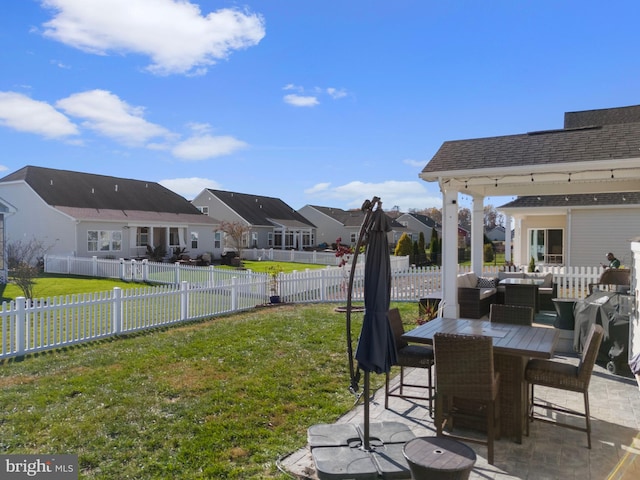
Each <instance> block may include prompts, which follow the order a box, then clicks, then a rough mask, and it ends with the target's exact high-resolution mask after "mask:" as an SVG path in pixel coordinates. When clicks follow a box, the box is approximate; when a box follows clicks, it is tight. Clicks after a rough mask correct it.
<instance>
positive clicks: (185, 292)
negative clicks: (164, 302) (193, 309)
mask: <svg viewBox="0 0 640 480" xmlns="http://www.w3.org/2000/svg"><path fill="white" fill-rule="evenodd" d="M187 318H189V282H181V283H180V320H182V321H184V320H186V319H187Z"/></svg>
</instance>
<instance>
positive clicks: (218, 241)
mask: <svg viewBox="0 0 640 480" xmlns="http://www.w3.org/2000/svg"><path fill="white" fill-rule="evenodd" d="M213 248H217V249H219V248H222V232H216V233H215V235H214V237H213Z"/></svg>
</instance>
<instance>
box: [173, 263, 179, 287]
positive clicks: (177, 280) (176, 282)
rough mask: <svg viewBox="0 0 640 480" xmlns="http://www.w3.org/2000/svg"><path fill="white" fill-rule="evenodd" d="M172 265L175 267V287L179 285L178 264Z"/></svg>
mask: <svg viewBox="0 0 640 480" xmlns="http://www.w3.org/2000/svg"><path fill="white" fill-rule="evenodd" d="M173 265H174V267H175V280H174V281H175V285H180V263H179V262H176V263H174V264H173Z"/></svg>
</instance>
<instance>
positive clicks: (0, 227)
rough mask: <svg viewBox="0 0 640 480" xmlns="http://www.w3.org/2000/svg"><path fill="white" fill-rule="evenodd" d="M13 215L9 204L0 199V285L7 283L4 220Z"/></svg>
mask: <svg viewBox="0 0 640 480" xmlns="http://www.w3.org/2000/svg"><path fill="white" fill-rule="evenodd" d="M13 213H15V208H13V206H12V205H10V204H9V202H7V201H5V200H3V199H2V198H0V253H1V254H0V284H4V283H7V279H8V278H9V272H8V270H9V268H8V265H7V239H6V236H7V229H6V218H7V216H8V215H11V214H13Z"/></svg>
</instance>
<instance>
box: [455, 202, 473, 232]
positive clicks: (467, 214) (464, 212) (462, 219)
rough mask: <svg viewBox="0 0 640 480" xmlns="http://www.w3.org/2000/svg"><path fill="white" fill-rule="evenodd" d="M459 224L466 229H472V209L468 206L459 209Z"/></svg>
mask: <svg viewBox="0 0 640 480" xmlns="http://www.w3.org/2000/svg"><path fill="white" fill-rule="evenodd" d="M458 225H460V226H461V227H462V228H464V229H465V230H468V231H471V210H469V209H468V208H467V207H461V208H459V209H458Z"/></svg>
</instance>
